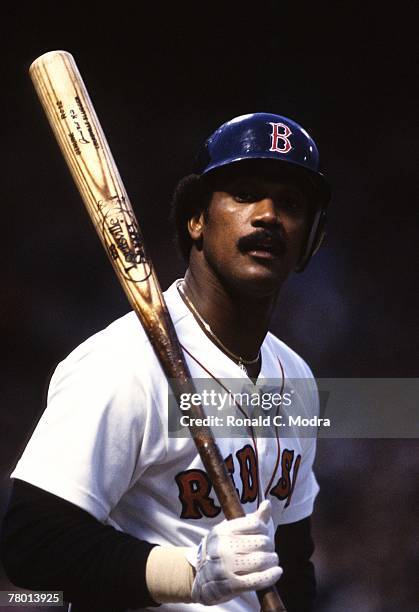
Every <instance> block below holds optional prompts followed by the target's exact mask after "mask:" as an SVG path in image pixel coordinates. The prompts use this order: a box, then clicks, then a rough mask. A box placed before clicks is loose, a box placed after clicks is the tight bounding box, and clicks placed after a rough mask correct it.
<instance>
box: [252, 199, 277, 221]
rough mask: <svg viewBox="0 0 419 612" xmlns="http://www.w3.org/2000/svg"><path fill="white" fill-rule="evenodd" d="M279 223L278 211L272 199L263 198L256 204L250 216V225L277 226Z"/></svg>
mask: <svg viewBox="0 0 419 612" xmlns="http://www.w3.org/2000/svg"><path fill="white" fill-rule="evenodd" d="M279 222H280V221H279V211H278V207H277V205H276V204H275V200H274V199H273V198H271V197H265V198H262V199H261V200H259V201H258V202H257V203H256V205H255V209H254V213H253V216H252V224H253V225H254V226H255V227H258V226H260V225H278V224H279Z"/></svg>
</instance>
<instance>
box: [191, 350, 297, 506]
mask: <svg viewBox="0 0 419 612" xmlns="http://www.w3.org/2000/svg"><path fill="white" fill-rule="evenodd" d="M180 346H181V347H182V349H183V350H184V351H185V353H187V354H188V355H189V357H191V358H192V359H193V360H194V361H195V362H196V363H197V364H198V365H199V366H200V367H201V368H202V369H203V370H204V372H206V373H207V374H209V375H210V376H211V378H213V379H214V380H215V381H217V383H218V384H219V385H220V386H221V387H222V388H223V389H224V390H225V391H227V393H228V394H229V395H231V391H230V390H229V389H227V387H226V386H225V385H223V383H222V382H221V381H220V380H219V379H218V378H217V377H216V376H214V374H213V373H212V372H210V370H208V369H207V368H206V367H205V366H204V365H203V364H202V363H201V362H200V361H199V359H197V358H196V357H195V356H194V355H192V353H191V352H189V351H188V349H187V348H185V347H184V346H183V344H181V345H180ZM277 359H278V363H279V367H280V368H281V377H282V384H281V391H280V394H281V396H282V394H283V391H284V386H285V372H284V368H283V366H282V363H281V360H280V359H279V357H278V355H277ZM234 403H235V404H236V406H237V408H238V409H239V410H240V412H241V413H242V414H243V415H244V416H245V417H246V418H249V417H248V415H247V414H246V412H245V411H244V410H243V408H242V406H240V404H239V403H238V402H237V401H236V400H234ZM278 412H279V406H278V407H277V410H276V415H277V414H278ZM249 428H250V435H251V438H252V442H253V450H254V451H255V457H256V466H257V475H258V481H259V486H258V507H259V504H260V476H259V455H258V446H257V442H256V438H255V434H254V431H253V426H252V425H250V426H249ZM275 437H276V448H277V456H276V463H275V467H274V471H273V472H272V476H271V479H270V481H269V484H268V486H267V487H266V489H265V499H267V496H268V493H269V489H270V488H271V486H272V482H273V480H274V478H275V475H276V472H277V471H278V466H279V460H280V457H281V445H280V443H279V428H278V427H276V431H275Z"/></svg>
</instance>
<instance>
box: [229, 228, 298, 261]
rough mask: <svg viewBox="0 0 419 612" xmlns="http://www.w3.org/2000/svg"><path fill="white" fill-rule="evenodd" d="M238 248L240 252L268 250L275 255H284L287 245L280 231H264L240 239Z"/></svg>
mask: <svg viewBox="0 0 419 612" xmlns="http://www.w3.org/2000/svg"><path fill="white" fill-rule="evenodd" d="M237 247H238V249H239V250H240V251H242V252H246V251H257V250H264V251H265V250H268V251H271V252H272V253H273V254H274V255H284V254H285V253H286V250H287V245H286V243H285V240H284V238H283V237H282V235H281V234H280V233H279V232H278V230H275V231H272V230H269V229H266V228H265V229H262V230H257V231H255V232H252V233H251V234H248V235H247V236H243V237H242V238H239V240H238V241H237Z"/></svg>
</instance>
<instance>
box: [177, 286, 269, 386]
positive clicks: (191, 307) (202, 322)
mask: <svg viewBox="0 0 419 612" xmlns="http://www.w3.org/2000/svg"><path fill="white" fill-rule="evenodd" d="M176 288H177V290H178V291H179V294H180V296H181V297H182V299H183V301H184V302H185V304H186V305H187V307H188V308H189V310H190V311H191V312H192V314H193V315H194V317H195V318H196V319H197V320H198V322H199V323H200V325H201V326H202V327H203V328H204V329H205V331H206V332H207V334H209V335H210V336H211V338H213V339H214V340H215V342H216V343H217V344H218V345H219V346H220V347H221V348H222V350H223V351H224V352H225V353H227V355H229V356H230V357H231V358H232V359H233V361H236V362H237V365H238V366H239V368H240V369H241V370H242V371H243V372H244V373H245V374H246V376H247V369H246V365H253V364H254V363H257V362H258V361H259V358H260V349H259V352H258V354H257V357H256V358H255V359H244V358H243V357H241V356H240V355H236V354H235V353H233V352H232V351H230V349H228V348H227V347H226V346H225V344H223V343H222V342H221V340H220V339H219V338H218V336H216V335H215V333H214V332H213V331H212V329H211V327H210V325H209V323H207V322H206V321H205V319H204V318H203V317H202V316H201V315H200V314H199V312H198V311H197V309H196V308H195V306H194V305H193V303H192V302H191V300H190V299H189V298H188V296H187V295H186V293H185V290H184V289H183V281H182V280H179V281H178V282H177V283H176Z"/></svg>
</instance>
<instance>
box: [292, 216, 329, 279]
mask: <svg viewBox="0 0 419 612" xmlns="http://www.w3.org/2000/svg"><path fill="white" fill-rule="evenodd" d="M326 217H327V213H326V210H324V209H320V210H318V211H317V212H316V213H315V215H314V219H313V223H312V224H311V228H310V231H309V234H308V238H307V242H306V244H305V247H304V249H303V254H302V256H301V258H300V261H299V262H298V264H297V265H296V267H295V272H303V270H304V269H305V268H306V267H307V265H308V263H309V261H310V259H311V258H312V257H313V255H315V253H317V251H318V250H319V248H320V247H321V245H322V244H323V241H324V238H325V236H326Z"/></svg>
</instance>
